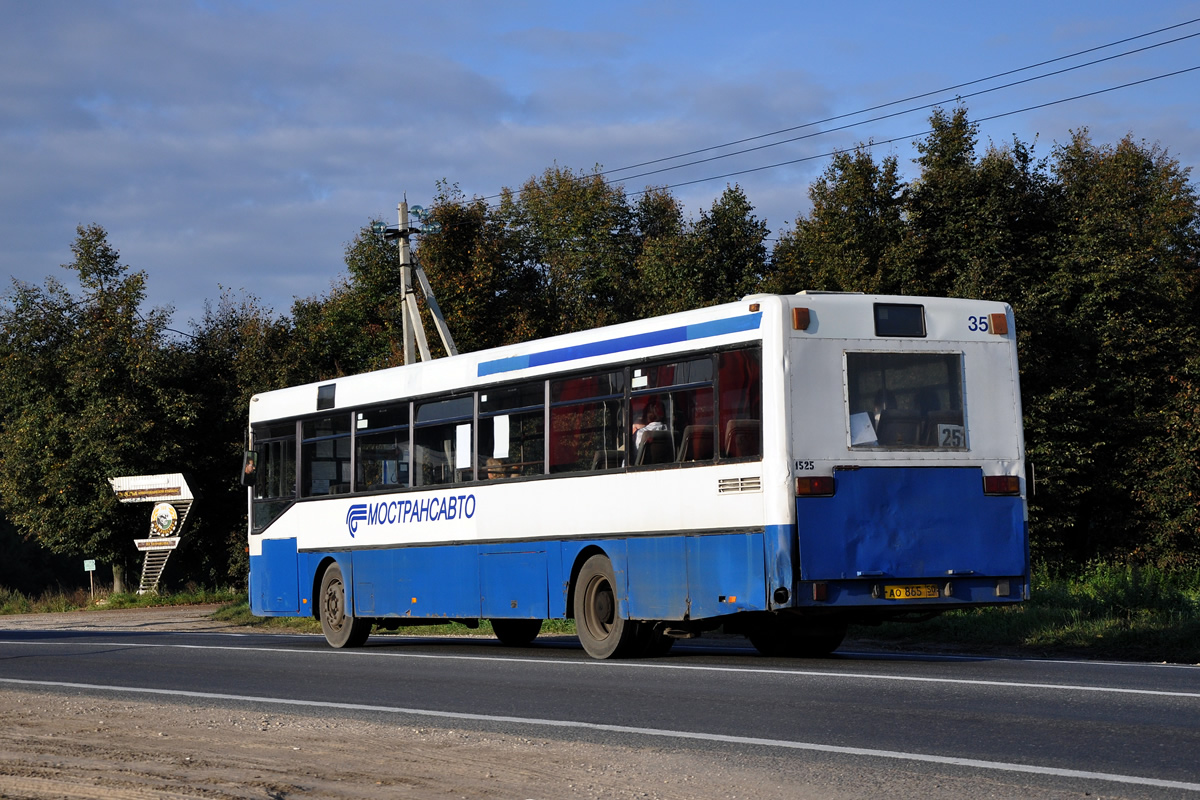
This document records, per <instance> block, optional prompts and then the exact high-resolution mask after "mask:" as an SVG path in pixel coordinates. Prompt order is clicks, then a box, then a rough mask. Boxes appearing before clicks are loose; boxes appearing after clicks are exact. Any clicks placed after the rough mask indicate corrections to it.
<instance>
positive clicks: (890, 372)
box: [793, 340, 1027, 604]
mask: <svg viewBox="0 0 1200 800" xmlns="http://www.w3.org/2000/svg"><path fill="white" fill-rule="evenodd" d="M862 344H863V346H861V347H859V346H855V343H854V342H846V341H845V340H842V341H841V342H837V341H832V340H826V341H824V342H820V343H817V342H810V343H808V345H806V346H807V347H809V348H810V350H808V351H806V358H805V362H807V363H809V364H812V363H813V362H814V358H813V357H814V355H816V354H815V353H813V352H812V351H811V348H812V346H813V345H819V346H820V348H821V349H822V350H824V353H823V354H822V355H823V357H824V358H823V359H822V360H823V361H826V362H827V363H828V362H833V363H837V362H840V372H841V374H840V375H838V376H836V378H837V379H836V380H834V378H835V374H834V371H833V370H832V369H829V370H828V371H827V372H826V378H827V379H826V380H823V381H819V382H818V383H819V384H820V385H821V388H819V389H817V388H811V387H810V388H807V389H806V390H805V391H804V392H803V394H804V396H805V397H806V398H807V401H808V406H807V407H805V406H804V404H803V403H802V404H800V412H799V413H801V414H803V416H804V417H805V418H804V419H797V420H793V452H796V453H805V454H814V453H821V454H822V455H824V456H826V458H824V459H806V460H805V461H804V462H803V463H802V462H801V461H797V462H796V464H797V466H798V467H809V468H810V469H811V471H812V474H814V475H822V474H823V475H824V476H826V477H832V481H828V480H825V481H821V480H818V481H815V482H808V483H804V482H802V481H799V480H798V481H797V497H796V512H797V517H796V519H797V535H798V539H799V550H800V580H802V581H833V582H838V583H836V584H835V585H834V586H835V591H834V592H833V595H834V596H833V597H830V601H834V602H841V603H846V604H858V603H872V602H878V601H881V600H893V601H894V600H904V599H932V600H941V601H942V602H957V603H963V602H976V601H983V600H988V601H990V602H996V597H997V595H998V593H999V589H1000V588H1004V587H1009V589H1008V591H1011V592H1013V593H1014V597H1013V599H1020V595H1021V594H1023V587H1024V581H1023V577H1024V576H1026V574H1027V566H1026V565H1027V553H1026V545H1025V542H1026V527H1025V525H1026V522H1025V504H1024V500H1023V497H1022V492H1021V480H1020V478H1021V475H1022V473H1023V462H1022V449H1023V442H1022V437H1021V428H1020V401H1019V395H1018V389H1017V379H1016V376H1015V374H1014V363H1015V361H1014V359H1013V357H1012V352H1011V346H1012V345H1011V342H1004V341H997V342H995V343H982V342H923V343H921V348H919V349H915V350H910V349H906V350H904V351H884V350H881V349H880V348H879V342H878V341H874V342H863V343H862ZM801 380H803V378H801ZM793 388H794V390H795V389H796V388H797V382H796V379H795V378H794V379H793ZM818 393H820V395H821V396H818ZM816 408H820V409H821V412H820V413H814V412H815V409H816ZM794 413H795V412H794ZM826 415H827V416H826ZM819 419H825V420H827V421H828V422H832V423H833V424H827V425H824V426H816V425H814V420H819ZM825 448H828V450H825ZM823 450H824V451H825V452H824V453H822V451H823ZM810 461H811V462H815V463H809V462H810ZM796 474H797V477H798V478H799V477H802V476H803V475H804V474H806V473H805V472H803V471H798V472H797V473H796ZM806 490H807V493H806ZM998 578H1004V579H1006V580H1005V581H1003V582H1000V581H997V580H996V579H998ZM1009 579H1016V580H1009ZM956 587H957V588H956ZM998 587H999V588H998ZM897 594H900V595H907V596H901V597H897V596H895V595H897ZM801 596H802V597H803V596H804V593H803V591H801ZM810 596H811V593H810Z"/></svg>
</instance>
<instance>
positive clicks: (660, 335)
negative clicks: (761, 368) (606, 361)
mask: <svg viewBox="0 0 1200 800" xmlns="http://www.w3.org/2000/svg"><path fill="white" fill-rule="evenodd" d="M761 322H762V312H758V313H754V314H743V315H741V316H737V317H728V318H727V319H718V320H713V321H712V322H700V323H697V324H695V325H682V326H680V327H678V328H667V329H665V330H661V331H650V332H649V333H636V334H634V335H632V336H620V337H618V338H616V339H605V340H603V341H600V342H589V343H588V344H579V345H575V346H573V347H560V348H558V349H557V350H545V351H543V352H541V353H530V354H529V355H524V356H509V357H508V358H497V359H495V360H494V361H484V362H482V363H480V364H479V373H478V374H479V377H481V378H482V377H484V376H486V375H496V374H498V373H501V372H515V371H517V370H522V369H528V368H530V367H542V366H546V365H547V364H561V363H563V362H566V361H577V360H579V359H583V358H593V357H595V356H607V355H611V354H613V353H622V352H625V351H627V350H640V349H642V348H645V347H656V346H658V345H663V344H675V343H677V342H687V341H692V340H694V339H707V338H708V337H710V336H722V335H724V334H727V333H740V332H742V331H752V330H756V329H757V328H758V327H759V325H760V324H761Z"/></svg>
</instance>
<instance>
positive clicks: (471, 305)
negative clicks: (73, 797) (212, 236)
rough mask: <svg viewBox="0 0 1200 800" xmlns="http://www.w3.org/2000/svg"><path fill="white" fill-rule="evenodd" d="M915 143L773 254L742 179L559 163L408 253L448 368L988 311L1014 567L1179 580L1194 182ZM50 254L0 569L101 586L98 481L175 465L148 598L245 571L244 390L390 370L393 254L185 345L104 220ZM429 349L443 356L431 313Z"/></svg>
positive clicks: (132, 525)
mask: <svg viewBox="0 0 1200 800" xmlns="http://www.w3.org/2000/svg"><path fill="white" fill-rule="evenodd" d="M931 127H932V132H931V133H930V134H929V135H928V136H927V137H925V138H924V139H923V140H921V141H919V142H917V143H916V145H917V151H918V158H917V159H916V168H917V171H918V174H917V175H916V177H915V178H913V179H912V180H911V181H905V180H904V178H903V177H902V175H901V170H900V165H899V164H898V163H897V160H896V159H895V157H893V156H884V157H882V158H881V159H879V160H876V159H875V158H874V157H873V156H872V154H871V151H870V149H869V148H868V147H867V146H865V145H863V146H859V147H858V148H856V149H854V150H852V151H847V152H843V153H839V154H837V155H835V156H834V157H833V159H832V160H831V162H830V164H829V166H828V167H827V169H826V170H825V172H824V173H823V174H822V176H821V177H820V178H819V179H818V180H816V181H815V182H814V183H813V185H812V186H811V187H810V189H809V197H810V199H811V201H812V208H811V210H810V211H808V212H806V213H804V214H801V215H800V216H799V217H798V218H797V219H796V222H795V226H794V229H793V230H791V231H788V232H786V233H785V234H783V235H782V236H781V237H780V239H779V241H778V242H777V243H776V244H775V246H774V248H773V249H772V250H771V251H770V252H768V250H767V247H766V241H767V235H768V229H767V226H766V224H765V223H764V222H762V221H760V220H758V219H757V218H756V217H755V215H754V208H753V205H752V204H751V202H750V200H749V199H748V197H747V196H746V195H745V193H744V192H743V191H742V190H741V189H740V188H739V187H737V186H732V187H727V188H726V190H725V191H724V192H723V193H722V194H721V196H720V197H719V198H718V199H717V200H716V201H715V202H714V203H713V205H712V206H711V207H710V208H708V209H703V210H701V211H700V212H699V215H698V217H697V218H696V219H689V218H688V217H687V216H686V215H685V214H684V209H683V208H682V206H681V205H680V203H679V201H678V200H677V199H676V198H675V197H674V196H672V194H671V193H670V192H669V191H668V190H666V189H647V190H646V191H644V192H641V193H639V194H638V199H637V201H636V202H631V201H630V199H629V198H628V197H627V195H626V194H625V190H624V188H623V187H621V186H619V185H613V184H609V183H607V182H606V181H605V180H604V178H603V176H602V174H601V173H600V171H599V168H598V167H597V168H596V169H593V170H592V171H579V172H575V171H572V170H569V169H566V168H562V167H558V166H554V167H551V168H550V169H547V170H546V171H545V172H544V173H542V174H540V175H537V176H534V177H532V178H530V179H529V180H528V181H526V182H525V183H524V184H522V185H521V186H520V188H519V189H518V190H515V191H514V190H511V189H508V190H505V191H504V192H503V194H502V195H501V198H500V201H499V202H498V203H497V204H495V205H489V204H488V203H487V202H486V201H484V200H483V199H480V198H474V199H467V198H465V197H463V196H462V194H461V192H459V191H458V189H457V188H456V187H454V186H452V185H450V184H446V183H442V184H440V185H439V187H438V194H437V196H436V198H435V201H434V203H433V209H432V211H431V214H432V216H433V218H434V219H435V220H436V221H437V222H438V223H439V224H440V230H439V231H437V232H434V233H425V234H422V235H420V236H419V237H417V239H416V241H415V245H414V253H415V255H416V257H417V259H418V260H419V261H420V263H421V264H422V265H423V266H424V268H425V270H426V271H427V273H428V274H429V277H430V280H431V282H432V284H433V286H434V288H435V290H436V292H437V297H438V300H439V303H440V305H441V307H442V309H443V311H444V312H445V316H446V318H447V321H448V323H449V326H450V329H451V331H452V332H453V334H454V336H455V339H456V341H457V344H458V346H459V349H460V350H462V351H471V350H478V349H482V348H488V347H494V346H498V345H502V344H509V343H514V342H519V341H526V340H529V339H532V338H535V337H542V336H549V335H553V334H557V333H564V332H569V331H576V330H582V329H587V328H593V327H596V326H599V325H604V324H609V323H614V322H620V321H624V320H628V319H633V318H639V317H648V316H654V315H658V314H663V313H668V312H671V311H678V310H683V309H688V308H696V307H701V306H705V305H711V304H714V303H719V302H725V301H730V300H734V299H737V298H738V297H741V296H742V295H744V294H747V293H751V292H755V291H769V292H795V291H799V290H801V289H813V290H838V291H863V292H870V293H898V294H918V293H920V294H934V295H948V296H959V297H979V298H989V299H997V300H1004V301H1007V302H1009V303H1011V304H1012V306H1013V309H1014V312H1015V315H1016V320H1017V337H1018V347H1019V351H1020V361H1021V369H1022V375H1021V381H1022V403H1023V409H1024V422H1025V433H1026V454H1027V458H1028V461H1029V462H1030V463H1031V464H1033V465H1034V467H1035V468H1036V475H1037V494H1036V495H1035V496H1033V497H1032V498H1031V502H1030V523H1031V531H1032V544H1033V551H1034V556H1035V560H1037V561H1038V562H1039V563H1054V564H1060V565H1064V566H1065V567H1066V568H1076V569H1082V568H1083V566H1084V565H1086V564H1089V563H1092V562H1096V561H1103V562H1106V563H1115V564H1121V565H1130V566H1139V567H1151V566H1152V567H1157V568H1160V569H1165V570H1169V571H1172V572H1184V573H1186V572H1187V571H1188V570H1194V569H1196V568H1200V336H1198V330H1197V323H1196V320H1197V319H1198V318H1200V317H1198V312H1200V286H1198V285H1197V281H1198V276H1200V222H1198V220H1200V217H1198V209H1200V206H1198V203H1197V195H1196V191H1195V188H1194V187H1193V185H1192V184H1191V183H1190V182H1189V181H1190V172H1189V169H1188V168H1185V167H1182V166H1181V165H1180V164H1179V163H1178V161H1177V160H1175V159H1174V158H1172V157H1171V156H1170V155H1169V154H1168V153H1167V151H1166V150H1165V149H1163V148H1162V147H1160V146H1159V145H1148V144H1146V143H1144V142H1138V141H1136V140H1134V139H1133V138H1132V137H1126V138H1124V139H1122V140H1121V141H1120V142H1118V143H1116V144H1113V145H1105V144H1097V143H1094V142H1093V141H1092V140H1091V139H1090V137H1089V135H1088V134H1087V132H1086V131H1077V132H1073V133H1072V134H1071V136H1070V138H1069V140H1068V141H1066V142H1064V143H1061V144H1058V145H1055V146H1054V147H1053V148H1052V149H1051V152H1050V154H1049V156H1047V157H1044V158H1040V159H1039V158H1037V157H1035V154H1034V152H1033V147H1032V145H1028V144H1025V143H1022V142H1020V141H1018V140H1015V139H1014V140H1013V141H1012V142H1009V143H1003V144H1001V145H996V144H992V143H989V144H987V145H986V146H981V145H980V143H979V142H978V130H977V127H976V126H975V124H974V123H972V122H971V121H970V120H969V118H968V116H967V113H966V110H965V109H963V108H956V109H954V110H953V111H950V112H947V111H943V110H941V109H938V110H936V111H935V112H934V113H933V115H932V118H931ZM72 252H73V255H74V260H73V261H72V263H70V264H67V265H65V266H66V267H67V268H68V269H69V270H71V271H72V273H73V275H74V277H75V278H77V280H78V284H79V287H80V291H79V292H78V293H73V292H71V291H68V290H67V289H66V288H65V287H64V285H63V284H62V283H60V282H59V281H57V280H55V279H53V278H49V279H47V280H46V282H45V284H44V285H43V286H40V287H38V286H32V285H28V284H23V283H16V284H14V286H13V289H12V291H11V292H10V293H9V294H8V296H7V297H6V298H5V300H4V302H3V303H2V304H0V507H2V508H3V511H4V513H5V515H6V517H7V520H8V522H9V523H11V525H12V528H11V529H8V528H6V529H4V530H3V531H0V533H3V534H4V535H3V536H0V544H2V545H3V546H4V553H3V554H4V555H5V556H6V557H7V558H8V559H9V560H10V561H19V562H22V563H23V564H24V566H23V567H21V574H22V575H28V576H32V575H35V574H39V573H38V570H37V569H34V568H33V567H34V566H35V562H36V561H38V560H37V559H35V558H34V557H33V556H31V555H30V548H33V547H41V548H44V549H46V550H48V551H52V552H53V553H57V554H66V555H68V556H70V557H71V558H72V559H76V558H79V557H88V558H97V559H100V560H101V561H104V562H107V563H111V564H113V565H114V566H115V567H117V568H118V569H119V568H121V567H122V566H123V565H124V562H125V561H126V560H129V561H131V562H132V560H133V558H134V557H135V554H134V553H133V551H132V548H131V546H130V542H129V540H130V539H131V538H132V537H133V535H135V534H136V533H137V532H139V531H140V530H141V529H143V528H144V526H145V519H144V511H145V509H144V508H140V507H138V506H132V507H130V506H120V505H119V504H117V503H116V501H115V498H114V497H113V496H112V492H111V490H110V489H109V487H108V484H107V478H108V477H111V476H114V475H121V474H141V473H153V472H160V471H161V472H168V471H169V472H176V471H185V472H188V473H189V475H190V476H191V477H192V480H193V483H194V485H195V486H196V487H197V488H199V489H200V490H201V491H202V492H203V493H204V496H205V500H204V502H203V503H199V504H197V506H196V508H195V510H194V512H193V515H192V519H191V521H190V522H189V525H190V526H191V527H190V530H191V533H190V534H189V535H188V537H187V538H186V539H185V542H184V544H183V546H182V547H181V552H180V556H181V557H180V558H177V559H175V560H174V561H173V562H172V564H171V565H170V566H169V567H168V574H167V579H168V581H171V580H175V581H186V580H199V581H201V582H207V583H214V584H215V583H220V582H222V581H226V580H230V579H233V580H235V581H237V580H240V579H242V578H244V575H245V570H246V556H245V538H244V537H245V534H244V531H245V505H246V504H245V494H244V489H243V488H242V487H241V486H240V485H239V483H238V481H237V477H238V474H237V473H238V465H239V451H240V450H241V448H242V444H243V439H244V436H245V421H246V414H247V409H248V407H249V403H250V398H251V397H252V396H253V394H255V393H256V392H261V391H265V390H268V389H273V388H278V387H281V386H287V385H294V384H297V383H304V382H311V381H317V380H325V379H328V378H331V377H335V376H339V375H346V374H353V373H358V372H363V371H366V370H371V369H376V368H380V367H386V366H393V365H397V364H400V363H401V362H402V361H403V352H402V351H403V346H402V342H401V322H400V320H401V314H400V301H401V298H400V296H399V280H400V270H399V254H398V248H397V247H396V245H395V244H394V243H389V242H387V241H386V240H385V239H384V237H383V236H382V235H380V234H379V233H376V232H375V231H374V230H373V228H372V226H371V225H370V224H368V225H365V226H364V227H363V228H362V229H361V230H359V231H358V232H357V234H356V235H355V237H354V238H353V240H352V241H350V242H349V243H348V244H347V245H346V249H345V263H346V271H345V272H344V273H343V274H341V275H338V276H336V277H335V278H334V280H333V282H332V284H331V287H330V289H329V291H328V292H327V293H326V294H324V295H320V296H314V297H310V298H306V299H302V300H298V301H296V302H295V304H294V305H293V306H292V308H291V309H290V314H289V315H285V316H277V315H275V314H274V312H272V311H270V310H268V309H265V308H263V307H262V306H261V304H260V303H259V302H258V301H257V300H256V299H254V298H253V297H240V298H239V297H234V296H232V295H230V294H229V293H228V292H226V293H224V294H223V295H222V297H221V298H220V300H219V301H218V302H217V303H216V304H215V306H209V307H206V310H205V314H204V317H203V318H202V319H201V320H200V321H198V322H195V323H193V326H192V334H191V336H190V337H189V338H188V339H187V341H181V340H178V339H173V338H170V337H168V336H167V335H166V324H167V320H168V311H166V310H149V311H147V310H144V309H142V308H141V306H142V303H143V299H144V292H145V282H146V275H145V274H144V273H142V272H134V271H131V270H130V269H129V268H128V267H127V266H125V265H123V264H121V262H120V257H119V254H118V253H117V251H116V250H115V249H114V248H113V247H112V246H111V245H110V244H109V242H108V241H107V236H106V234H105V232H104V230H103V229H102V228H100V227H99V226H95V225H93V226H89V227H81V228H79V229H78V231H77V237H76V240H75V242H74V244H73V245H72ZM426 333H427V338H428V339H429V341H430V344H431V348H432V349H433V350H434V351H435V353H437V352H439V351H440V348H439V346H438V344H437V342H438V337H437V336H436V335H435V334H434V331H433V329H432V327H431V326H430V325H429V324H428V321H427V322H426ZM185 553H186V555H184V554H185ZM46 563H47V564H48V563H49V561H46ZM72 563H73V562H72ZM179 565H186V567H183V566H179ZM1039 613H1040V612H1039Z"/></svg>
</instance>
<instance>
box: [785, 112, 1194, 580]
mask: <svg viewBox="0 0 1200 800" xmlns="http://www.w3.org/2000/svg"><path fill="white" fill-rule="evenodd" d="M931 126H932V128H933V130H932V132H931V133H930V134H929V136H928V137H927V138H926V139H924V140H922V141H920V142H917V150H918V153H919V157H918V158H917V165H918V167H919V170H920V173H919V175H918V176H917V178H916V179H914V180H913V181H912V182H911V183H910V184H905V183H902V182H901V181H900V180H899V177H898V174H897V171H896V164H895V160H894V159H893V158H891V157H886V158H884V159H883V160H882V161H881V162H879V163H876V162H875V160H874V159H873V158H872V157H871V155H870V153H869V151H868V150H867V149H866V148H865V147H859V148H858V149H857V150H856V151H854V152H853V153H842V154H839V155H838V156H836V157H835V158H834V160H833V162H832V164H831V165H830V167H829V168H828V169H827V170H826V172H825V174H824V175H823V176H822V178H821V179H820V180H818V181H817V182H816V183H815V184H814V185H813V187H812V189H811V190H810V197H811V198H812V201H813V209H812V211H811V212H810V213H809V214H807V215H802V216H801V217H800V218H799V219H797V221H796V227H795V230H794V231H793V232H790V233H788V234H786V235H784V236H783V237H782V238H781V240H780V241H779V243H778V244H777V245H776V248H775V250H774V252H773V253H772V264H773V267H774V271H773V272H772V273H771V274H768V276H767V278H766V279H765V280H764V282H763V287H764V288H765V289H767V290H770V291H795V290H798V289H801V288H810V289H832V290H840V291H862V292H869V293H873V292H897V293H902V294H930V295H944V296H956V297H978V298H986V299H996V300H1004V301H1007V302H1009V303H1011V304H1012V306H1013V310H1014V313H1015V316H1016V320H1017V337H1018V346H1019V349H1020V363H1021V382H1022V398H1023V404H1024V412H1025V435H1026V445H1027V450H1026V452H1027V458H1028V460H1029V462H1030V463H1031V464H1032V465H1033V466H1034V467H1035V469H1036V475H1037V494H1036V495H1035V496H1034V497H1033V498H1031V503H1030V512H1031V513H1030V524H1031V531H1032V541H1033V547H1034V553H1035V555H1037V556H1038V557H1039V558H1040V559H1046V560H1050V561H1054V562H1067V563H1072V564H1076V565H1081V564H1084V563H1086V562H1088V561H1090V560H1093V559H1097V558H1099V559H1108V560H1116V561H1119V562H1126V563H1130V564H1154V565H1159V566H1162V567H1166V568H1180V567H1189V566H1196V565H1197V564H1200V458H1197V446H1198V444H1200V427H1198V422H1200V420H1198V418H1197V411H1196V408H1197V403H1196V399H1197V394H1196V386H1197V384H1196V378H1197V372H1196V369H1197V367H1198V366H1200V362H1198V359H1197V356H1196V353H1197V352H1200V341H1198V339H1197V326H1196V319H1197V315H1196V311H1197V310H1198V309H1197V302H1198V300H1200V294H1198V292H1197V288H1198V287H1197V275H1198V266H1197V255H1198V253H1200V226H1198V224H1197V211H1198V206H1197V197H1196V193H1195V189H1194V188H1193V187H1192V186H1191V184H1190V183H1189V182H1188V176H1189V171H1188V170H1187V169H1185V168H1183V167H1181V166H1180V164H1179V163H1178V161H1176V160H1175V159H1173V158H1170V157H1169V156H1168V155H1167V153H1166V152H1165V151H1164V150H1163V149H1162V148H1161V147H1159V146H1157V145H1154V146H1149V145H1146V144H1144V143H1138V142H1136V141H1134V140H1133V139H1132V137H1126V138H1125V139H1123V140H1122V141H1121V142H1119V143H1118V144H1117V145H1115V146H1101V145H1096V144H1094V143H1093V142H1092V141H1091V140H1090V138H1089V137H1088V135H1087V133H1086V131H1082V132H1076V133H1074V134H1073V135H1072V137H1071V140H1070V141H1069V142H1068V143H1066V144H1062V145H1058V146H1056V147H1055V148H1054V150H1053V153H1052V155H1051V157H1050V158H1048V159H1046V160H1043V161H1037V160H1036V159H1035V158H1034V156H1033V152H1032V149H1031V148H1030V147H1029V146H1027V145H1025V144H1023V143H1022V142H1020V141H1016V140H1014V141H1013V142H1012V143H1011V144H1008V145H1006V146H1003V147H997V146H989V147H988V148H986V150H985V151H984V153H983V155H982V156H977V155H976V149H977V147H976V146H977V130H976V126H975V125H974V124H973V123H971V122H970V121H969V120H968V118H967V114H966V110H965V109H963V108H958V109H955V110H954V111H953V112H952V113H946V112H944V111H942V110H940V109H938V110H936V111H935V112H934V113H933V116H932V119H931Z"/></svg>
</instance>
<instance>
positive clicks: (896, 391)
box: [846, 352, 967, 450]
mask: <svg viewBox="0 0 1200 800" xmlns="http://www.w3.org/2000/svg"><path fill="white" fill-rule="evenodd" d="M846 396H847V401H848V403H849V426H850V446H851V448H854V449H860V448H887V449H901V450H914V449H950V450H965V449H966V447H967V438H966V426H965V423H964V420H963V382H962V354H961V353H912V352H909V353H880V352H873V353H850V352H848V353H846Z"/></svg>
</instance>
